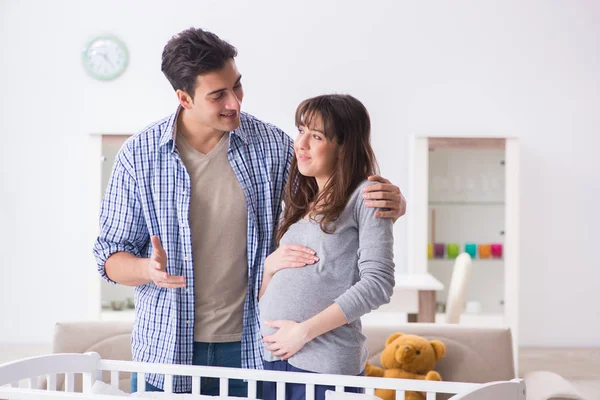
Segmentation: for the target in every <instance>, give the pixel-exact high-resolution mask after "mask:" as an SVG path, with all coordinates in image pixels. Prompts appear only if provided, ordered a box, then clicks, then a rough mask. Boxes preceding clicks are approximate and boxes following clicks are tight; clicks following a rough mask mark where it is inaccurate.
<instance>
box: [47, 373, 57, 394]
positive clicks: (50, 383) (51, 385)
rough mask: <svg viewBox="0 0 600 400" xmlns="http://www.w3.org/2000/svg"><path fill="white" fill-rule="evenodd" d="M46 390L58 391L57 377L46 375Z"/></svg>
mask: <svg viewBox="0 0 600 400" xmlns="http://www.w3.org/2000/svg"><path fill="white" fill-rule="evenodd" d="M46 390H56V375H46Z"/></svg>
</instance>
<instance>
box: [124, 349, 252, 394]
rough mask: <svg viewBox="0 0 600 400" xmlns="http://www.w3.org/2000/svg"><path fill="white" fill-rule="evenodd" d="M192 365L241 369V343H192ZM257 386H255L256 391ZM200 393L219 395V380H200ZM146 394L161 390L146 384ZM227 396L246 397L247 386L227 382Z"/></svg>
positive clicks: (134, 387)
mask: <svg viewBox="0 0 600 400" xmlns="http://www.w3.org/2000/svg"><path fill="white" fill-rule="evenodd" d="M192 364H193V365H206V366H210V367H230V368H241V367H242V343H241V342H230V343H200V342H194V356H193V359H192ZM258 386H261V385H257V389H258ZM200 387H201V393H202V394H203V395H207V396H218V395H219V379H217V378H204V377H203V378H202V380H201V382H200ZM146 391H147V392H162V390H161V389H159V388H157V387H155V386H152V385H150V384H149V383H148V382H146ZM133 392H137V374H136V373H132V374H131V393H133ZM229 396H234V397H248V385H247V384H246V382H244V381H242V380H239V379H230V380H229Z"/></svg>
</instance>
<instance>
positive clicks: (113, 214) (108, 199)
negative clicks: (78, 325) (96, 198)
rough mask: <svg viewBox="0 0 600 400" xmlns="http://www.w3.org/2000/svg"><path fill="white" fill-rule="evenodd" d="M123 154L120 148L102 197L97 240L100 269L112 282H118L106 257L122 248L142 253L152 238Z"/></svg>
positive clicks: (96, 252)
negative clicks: (114, 279)
mask: <svg viewBox="0 0 600 400" xmlns="http://www.w3.org/2000/svg"><path fill="white" fill-rule="evenodd" d="M123 157H124V156H123V153H122V151H121V152H119V155H118V156H117V159H116V161H115V165H114V168H113V171H112V174H111V177H110V181H109V183H108V186H107V188H106V193H105V195H104V198H103V199H102V204H101V208H100V233H99V235H98V238H97V239H96V242H95V244H94V256H95V258H96V264H97V268H98V272H99V273H100V275H101V276H102V277H103V278H104V279H105V280H107V281H108V282H110V283H115V282H113V281H112V280H111V279H110V278H109V277H108V276H107V275H106V270H105V264H106V260H108V258H109V257H110V256H111V255H113V254H115V253H118V252H128V253H131V254H133V255H135V256H137V257H141V256H142V250H143V249H144V248H145V247H146V246H147V245H148V241H149V239H150V236H149V234H148V229H147V226H146V223H145V220H144V217H143V210H142V207H141V204H140V201H139V197H138V190H137V186H136V182H135V179H134V178H133V177H132V176H131V174H130V172H129V171H127V169H126V168H125V167H124V163H123Z"/></svg>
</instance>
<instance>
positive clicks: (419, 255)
mask: <svg viewBox="0 0 600 400" xmlns="http://www.w3.org/2000/svg"><path fill="white" fill-rule="evenodd" d="M410 156H411V159H410V166H411V175H410V178H411V182H410V187H409V190H408V213H407V223H408V226H409V232H408V244H409V245H408V271H409V272H410V273H430V274H431V275H432V276H434V277H435V278H436V279H438V280H439V281H441V282H442V283H443V284H444V290H443V291H441V292H438V298H437V300H438V302H439V308H440V310H439V311H440V315H438V318H437V319H439V320H443V307H444V302H445V301H446V295H447V291H448V286H449V283H450V277H451V275H452V268H453V265H454V259H453V258H454V257H455V255H456V254H458V253H462V252H464V251H466V250H467V249H468V251H467V252H471V254H472V256H473V257H472V258H473V268H472V272H471V277H470V281H469V283H468V290H467V295H466V299H467V300H466V309H465V312H464V314H463V315H464V318H461V324H463V323H464V324H476V325H490V324H491V325H505V326H509V327H510V328H511V329H512V333H513V335H514V338H515V341H516V338H517V335H518V303H519V298H518V293H519V291H518V287H519V141H518V139H517V138H511V137H452V136H443V135H414V136H413V137H412V138H411V152H410ZM473 248H475V250H476V251H475V253H473V252H472V251H473ZM492 250H493V252H492Z"/></svg>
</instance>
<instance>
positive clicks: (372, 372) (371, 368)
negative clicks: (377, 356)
mask: <svg viewBox="0 0 600 400" xmlns="http://www.w3.org/2000/svg"><path fill="white" fill-rule="evenodd" d="M365 375H366V376H376V377H380V378H381V377H383V375H384V370H383V369H382V368H379V367H376V366H375V365H373V364H370V363H367V366H366V367H365Z"/></svg>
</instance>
